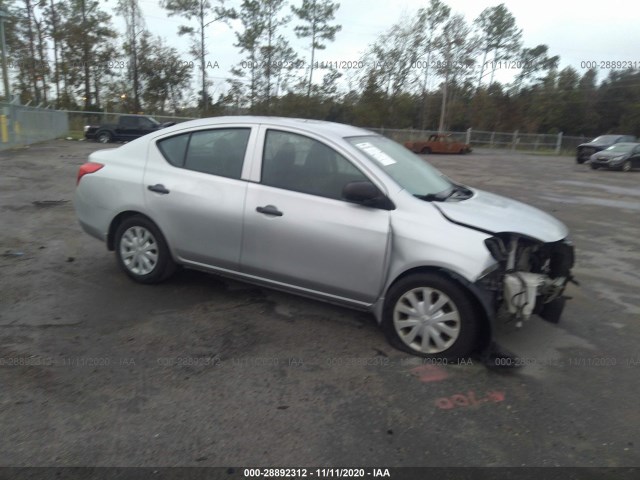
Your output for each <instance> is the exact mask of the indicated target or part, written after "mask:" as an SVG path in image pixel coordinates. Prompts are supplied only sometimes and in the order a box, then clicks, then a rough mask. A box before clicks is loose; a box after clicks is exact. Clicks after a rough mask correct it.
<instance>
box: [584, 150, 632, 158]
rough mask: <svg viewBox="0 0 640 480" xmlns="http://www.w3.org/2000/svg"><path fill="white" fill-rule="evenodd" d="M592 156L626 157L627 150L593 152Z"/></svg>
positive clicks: (627, 154)
mask: <svg viewBox="0 0 640 480" xmlns="http://www.w3.org/2000/svg"><path fill="white" fill-rule="evenodd" d="M592 156H595V157H597V158H614V157H628V156H629V152H607V151H603V152H598V153H594V154H593V155H592Z"/></svg>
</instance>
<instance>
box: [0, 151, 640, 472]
mask: <svg viewBox="0 0 640 480" xmlns="http://www.w3.org/2000/svg"><path fill="white" fill-rule="evenodd" d="M98 148H103V146H99V145H96V144H92V143H82V142H64V141H53V142H48V143H45V144H40V145H36V146H32V147H31V148H28V149H23V150H19V151H14V152H3V153H2V154H0V169H1V170H0V171H1V172H2V175H1V176H0V224H1V230H0V231H1V234H0V385H1V389H0V426H1V427H0V429H1V431H0V465H15V466H26V465H56V466H85V465H102V466H111V465H120V466H136V465H138V466H162V465H165V466H168V465H186V466H189V465H191V466H205V465H212V466H231V465H234V466H296V465H306V466H310V465H314V466H349V465H360V466H365V465H366V466H384V467H390V466H421V465H430V466H453V465H461V466H476V465H484V466H525V465H526V466H637V465H639V464H640V461H639V460H640V445H639V444H638V431H640V409H639V408H638V398H639V394H640V383H639V382H638V378H640V375H639V374H640V348H639V345H640V323H639V319H640V273H638V272H640V248H639V247H640V240H639V239H638V238H639V235H640V225H639V223H638V220H637V219H638V214H639V211H640V186H639V184H640V181H639V180H640V172H631V173H628V174H623V173H620V172H606V171H591V170H590V169H589V168H588V167H587V166H584V165H576V163H575V161H574V160H573V159H572V158H568V157H549V156H533V155H522V154H516V155H510V154H508V153H492V152H479V153H474V154H471V155H466V156H430V157H429V160H430V161H431V162H432V163H433V164H435V165H436V166H437V167H439V168H440V169H441V170H442V171H444V172H445V173H446V174H447V175H449V176H451V177H452V178H455V179H457V180H459V181H461V182H464V183H467V184H469V185H472V186H475V187H479V188H483V189H486V190H491V191H494V192H496V193H500V194H504V195H507V196H510V197H513V198H516V199H519V200H522V201H525V202H528V203H531V204H533V205H535V206H538V207H540V208H542V209H544V210H546V211H549V212H551V213H553V214H554V215H556V216H557V217H558V218H560V219H561V220H562V221H564V222H565V223H566V224H567V225H568V226H569V228H570V229H571V231H572V237H573V240H574V243H575V245H576V248H577V255H578V259H577V262H578V263H577V266H576V268H575V275H576V277H577V278H578V280H579V281H580V282H581V286H580V287H575V286H571V287H570V288H569V291H568V294H569V295H571V296H572V297H573V300H571V301H570V302H569V303H568V305H567V308H566V310H565V314H564V318H563V320H562V322H561V323H560V324H559V325H557V326H556V325H552V324H549V323H546V322H543V321H541V320H539V319H537V318H536V319H532V320H531V321H530V322H529V323H527V324H525V326H524V327H523V328H522V329H520V330H515V329H513V328H506V329H505V331H504V332H503V333H502V334H501V342H502V343H503V344H504V345H505V346H506V347H508V348H509V349H511V350H513V351H515V352H517V353H518V354H520V355H521V357H522V359H523V360H524V361H525V362H526V364H527V365H526V366H525V367H524V368H522V369H519V370H517V371H510V372H508V373H505V372H502V373H501V372H494V371H490V370H488V369H486V368H485V367H484V366H482V365H481V364H479V363H477V362H475V363H469V364H466V365H446V366H445V365H430V364H421V363H420V361H419V359H416V358H413V357H410V356H408V355H405V354H403V353H400V352H398V351H395V350H393V349H392V348H390V347H389V346H388V345H387V343H386V342H385V340H384V337H383V335H382V333H381V332H380V331H379V330H378V328H377V326H376V324H375V321H374V320H373V317H371V316H369V315H367V314H363V313H359V312H354V311H351V310H347V309H343V308H338V307H334V306H330V305H325V304H321V303H318V302H314V301H310V300H306V299H301V298H298V297H294V296H291V295H286V294H282V293H277V292H274V291H270V290H266V289H261V288H256V287H253V286H250V285H246V284H242V283H238V282H232V281H228V280H224V279H221V278H218V277H215V276H210V275H206V274H203V273H198V272H192V271H183V272H180V273H179V274H178V275H177V276H176V277H175V278H173V279H172V280H171V281H170V282H168V283H165V284H163V285H159V286H153V287H149V286H142V285H137V284H134V283H133V282H131V281H130V280H128V278H127V277H126V276H125V275H124V274H123V273H121V272H120V271H119V270H118V268H117V266H116V263H115V259H114V257H113V254H111V253H109V252H107V250H106V248H105V247H104V245H102V244H101V243H100V242H98V241H96V240H94V239H92V238H90V237H89V236H87V235H85V234H84V233H83V232H81V230H80V227H79V226H78V225H77V223H76V220H75V216H74V212H73V206H72V203H71V201H72V195H73V189H74V184H75V174H76V171H77V167H78V166H79V165H80V164H81V163H82V162H83V161H85V159H86V157H87V154H88V153H89V152H91V151H93V150H95V149H98Z"/></svg>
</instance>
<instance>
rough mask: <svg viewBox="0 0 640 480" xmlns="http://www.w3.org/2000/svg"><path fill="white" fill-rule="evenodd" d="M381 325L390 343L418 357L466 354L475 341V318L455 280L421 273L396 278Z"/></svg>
mask: <svg viewBox="0 0 640 480" xmlns="http://www.w3.org/2000/svg"><path fill="white" fill-rule="evenodd" d="M382 329H383V331H384V333H385V335H386V337H387V340H388V341H389V343H390V344H391V345H393V346H394V347H396V348H398V349H400V350H403V351H405V352H409V353H412V354H414V355H418V356H422V357H435V358H446V359H450V360H455V359H458V358H466V357H468V356H469V355H470V354H471V353H472V352H473V350H474V348H475V347H476V344H477V339H478V334H479V318H478V315H477V314H476V313H475V311H474V308H473V304H472V302H471V300H470V298H469V294H468V293H466V292H465V291H464V290H463V289H462V288H461V287H460V286H459V285H458V284H456V283H454V282H453V281H452V280H449V279H448V278H446V277H443V276H440V275H436V274H432V273H421V274H416V275H411V276H408V277H405V278H403V279H401V280H399V281H398V282H397V283H396V284H395V285H393V286H392V287H391V288H390V289H389V292H388V295H387V300H386V302H385V307H384V311H383V318H382Z"/></svg>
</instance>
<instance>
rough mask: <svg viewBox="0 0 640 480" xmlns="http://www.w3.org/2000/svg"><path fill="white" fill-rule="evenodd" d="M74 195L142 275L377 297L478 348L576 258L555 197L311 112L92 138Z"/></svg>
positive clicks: (440, 342)
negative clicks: (551, 202) (180, 274)
mask: <svg viewBox="0 0 640 480" xmlns="http://www.w3.org/2000/svg"><path fill="white" fill-rule="evenodd" d="M74 204H75V208H76V212H77V216H78V219H79V222H80V224H81V226H82V228H83V229H84V230H85V231H86V232H87V233H89V234H90V235H92V236H94V237H96V238H98V239H100V240H101V241H103V242H105V243H106V245H107V247H108V249H109V250H114V251H115V254H116V258H117V261H118V263H119V264H120V266H121V267H122V269H123V270H124V272H125V273H126V274H127V275H129V276H130V277H131V278H132V279H134V280H135V281H138V282H142V283H156V282H160V281H162V280H165V279H166V278H168V277H169V276H170V275H171V274H172V273H173V272H174V270H175V267H176V265H182V266H185V267H188V268H194V269H199V270H205V271H209V272H212V273H217V274H220V275H226V276H230V277H233V278H236V279H240V280H244V281H247V282H253V283H256V284H260V285H264V286H268V287H272V288H276V289H282V290H285V291H288V292H293V293H297V294H301V295H305V296H309V297H313V298H316V299H321V300H325V301H328V302H332V303H337V304H342V305H346V306H350V307H354V308H358V309H364V310H369V311H371V312H372V313H373V314H374V315H375V317H376V319H377V320H378V322H379V323H380V325H381V327H382V329H383V331H384V333H385V335H386V336H387V338H388V340H389V341H390V343H391V344H392V345H394V346H395V347H397V348H399V349H402V350H404V351H407V352H410V353H413V354H417V355H421V356H425V357H443V358H461V357H466V356H468V355H470V354H472V353H473V352H474V351H475V350H478V349H482V348H485V347H486V346H487V345H488V344H489V342H490V341H491V338H492V331H493V323H494V321H495V320H496V319H497V318H510V319H513V320H515V321H517V322H520V321H522V320H525V319H527V318H529V317H530V316H531V315H532V314H534V313H536V314H538V315H540V316H541V317H543V318H546V319H548V320H550V321H557V320H558V318H559V316H560V313H561V311H562V308H563V305H564V297H563V296H562V293H563V291H564V288H565V286H566V284H567V282H568V281H569V280H570V279H571V272H570V270H571V268H572V266H573V247H572V246H571V245H570V243H569V242H567V240H566V237H567V234H568V232H567V228H566V227H565V226H564V225H563V224H562V223H560V222H559V221H557V220H556V219H554V218H553V217H551V216H549V215H547V214H546V213H543V212H541V211H540V210H537V209H535V208H533V207H530V206H527V205H524V204H522V203H520V202H517V201H513V200H509V199H506V198H504V197H500V196H497V195H493V194H490V193H487V192H483V191H480V190H476V189H473V188H470V187H467V186H464V185H460V184H457V183H455V182H454V181H452V180H450V179H448V178H447V177H445V176H443V175H442V174H441V173H440V172H438V171H437V170H436V169H434V168H433V167H431V166H430V165H429V164H428V163H427V162H425V161H424V160H423V159H422V158H420V157H418V156H417V155H415V154H413V153H411V152H410V151H409V150H407V149H405V148H404V147H403V146H401V145H399V144H397V143H395V142H393V141H391V140H389V139H387V138H385V137H382V136H380V135H376V134H373V133H371V132H369V131H367V130H363V129H360V128H355V127H351V126H347V125H341V124H335V123H329V122H321V121H314V120H301V119H288V118H272V117H242V116H238V117H218V118H208V119H202V120H194V121H190V122H186V123H181V124H178V125H175V126H173V127H169V128H166V129H163V130H161V131H158V132H153V133H150V134H148V135H146V136H144V137H142V138H139V139H137V140H135V141H132V142H131V143H128V144H126V145H123V146H121V147H119V148H116V149H109V150H100V151H97V152H95V153H93V154H91V156H90V157H89V161H88V162H87V163H86V164H84V165H82V166H81V167H80V171H79V172H78V178H77V187H76V193H75V198H74Z"/></svg>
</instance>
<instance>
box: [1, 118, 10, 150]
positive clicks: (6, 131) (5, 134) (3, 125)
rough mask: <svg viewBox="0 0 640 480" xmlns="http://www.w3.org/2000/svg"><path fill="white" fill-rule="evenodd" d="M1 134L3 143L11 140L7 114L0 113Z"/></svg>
mask: <svg viewBox="0 0 640 480" xmlns="http://www.w3.org/2000/svg"><path fill="white" fill-rule="evenodd" d="M0 136H2V143H7V142H8V141H9V129H8V128H7V116H6V115H0Z"/></svg>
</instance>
